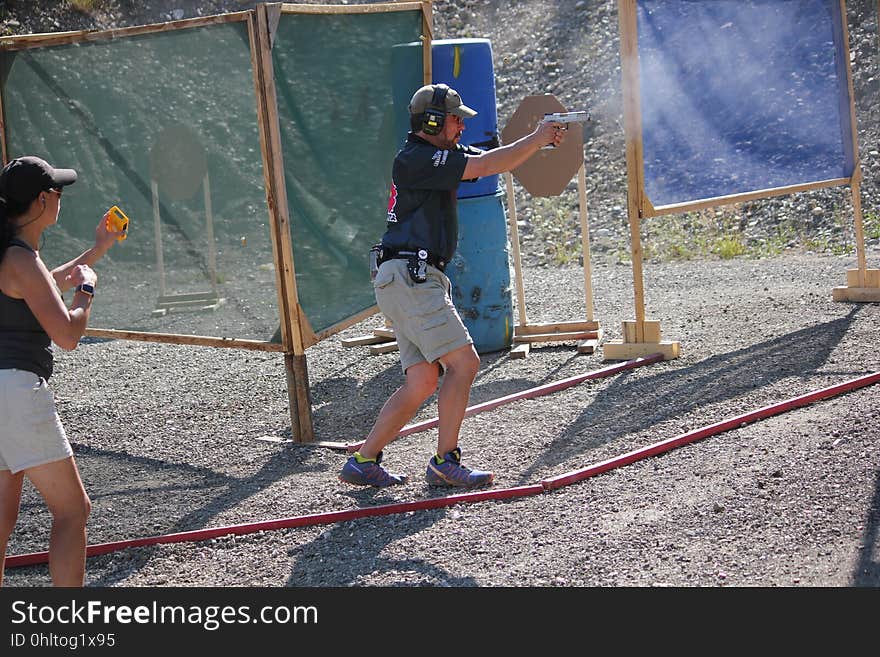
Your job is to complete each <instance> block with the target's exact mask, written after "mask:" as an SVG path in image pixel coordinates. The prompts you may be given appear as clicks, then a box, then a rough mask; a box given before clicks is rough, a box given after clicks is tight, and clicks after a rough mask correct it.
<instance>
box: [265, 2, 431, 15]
mask: <svg viewBox="0 0 880 657" xmlns="http://www.w3.org/2000/svg"><path fill="white" fill-rule="evenodd" d="M423 4H424V3H422V2H394V3H390V2H384V3H377V4H374V5H300V4H294V3H289V2H285V3H282V5H281V11H283V12H284V13H285V14H375V13H380V12H388V11H413V10H417V9H421V8H422V5H423Z"/></svg>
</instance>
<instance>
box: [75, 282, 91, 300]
mask: <svg viewBox="0 0 880 657" xmlns="http://www.w3.org/2000/svg"><path fill="white" fill-rule="evenodd" d="M76 291H77V292H82V293H83V294H87V295H89V296H90V297H93V296H95V286H94V285H92V284H91V283H80V284H79V285H77V286H76Z"/></svg>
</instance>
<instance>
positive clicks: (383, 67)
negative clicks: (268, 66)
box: [272, 11, 423, 332]
mask: <svg viewBox="0 0 880 657" xmlns="http://www.w3.org/2000/svg"><path fill="white" fill-rule="evenodd" d="M421 29H422V12H421V11H394V12H387V13H376V14H330V15H316V14H284V15H282V16H281V21H280V24H279V27H278V32H277V36H276V38H275V43H274V46H273V49H272V58H273V66H274V71H275V85H276V89H277V96H278V113H279V120H280V124H281V139H282V147H283V156H284V170H285V171H284V173H285V179H286V187H287V197H288V207H289V209H290V230H291V238H292V241H293V259H294V268H295V270H296V282H297V293H298V296H299V301H300V304H301V305H302V307H303V309H304V311H305V314H306V316H307V318H308V320H309V323H310V324H311V326H312V328H313V329H314V330H315V331H316V332H318V331H321V330H323V329H326V328H328V327H330V326H332V325H334V324H336V323H338V322H340V321H343V320H345V319H346V318H349V317H352V316H353V315H356V314H357V313H358V312H361V311H363V310H365V309H367V308H369V307H371V306H373V305H374V304H375V297H374V296H373V290H372V285H371V284H370V276H369V260H368V252H369V248H370V245H371V244H374V243H376V242H378V241H379V239H380V238H381V236H382V233H383V232H384V230H385V217H386V209H387V207H388V193H389V189H390V185H391V162H392V160H393V158H394V155H395V153H396V152H397V150H398V149H399V148H400V146H401V145H402V143H403V140H404V138H405V137H406V127H407V125H408V121H407V118H406V107H399V106H397V107H395V106H394V104H393V102H392V98H393V97H392V80H394V77H395V75H396V74H398V73H399V71H394V70H392V64H391V49H392V47H394V46H395V45H396V44H401V43H410V42H412V41H416V40H418V37H419V35H420V33H421ZM410 50H412V56H413V57H414V58H416V59H418V62H417V63H416V65H414V66H413V65H412V64H411V63H407V65H406V66H399V69H400V71H406V76H409V77H411V78H412V79H409V80H400V79H396V80H394V85H395V86H396V85H398V84H405V85H407V86H408V87H409V88H410V89H411V90H412V91H415V90H416V89H418V88H419V87H420V86H421V85H422V70H423V69H422V64H421V56H422V55H421V50H420V49H417V48H412V49H410ZM397 77H398V78H399V77H400V75H397ZM411 93H412V92H410V95H411ZM401 113H402V114H403V117H402V119H401V116H400V115H401Z"/></svg>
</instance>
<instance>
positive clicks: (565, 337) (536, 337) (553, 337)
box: [513, 331, 599, 343]
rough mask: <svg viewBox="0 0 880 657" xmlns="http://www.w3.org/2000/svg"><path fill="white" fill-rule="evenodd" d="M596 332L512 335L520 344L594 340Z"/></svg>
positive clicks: (597, 333)
mask: <svg viewBox="0 0 880 657" xmlns="http://www.w3.org/2000/svg"><path fill="white" fill-rule="evenodd" d="M598 337H599V332H598V331H566V332H565V333H561V332H560V333H533V334H531V335H514V336H513V341H514V342H516V343H522V342H532V343H534V342H571V341H573V340H595V339H596V338H598Z"/></svg>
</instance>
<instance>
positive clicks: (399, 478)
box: [339, 452, 407, 488]
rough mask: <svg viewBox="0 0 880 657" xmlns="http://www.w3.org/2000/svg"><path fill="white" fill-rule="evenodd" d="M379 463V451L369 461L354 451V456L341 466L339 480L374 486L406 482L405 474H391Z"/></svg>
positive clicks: (380, 453) (381, 486)
mask: <svg viewBox="0 0 880 657" xmlns="http://www.w3.org/2000/svg"><path fill="white" fill-rule="evenodd" d="M381 463H382V452H379V453H378V454H377V455H376V458H375V459H372V460H369V461H366V460H363V457H362V456H361V455H360V453H359V452H355V453H354V456H352V457H351V458H349V459H348V461H346V462H345V465H344V466H343V467H342V472H340V473H339V481H341V482H344V483H346V484H354V485H355V486H375V487H376V488H385V486H399V485H400V484H405V483H406V479H407V477H406V475H403V474H391V473H390V472H388V471H387V470H386V469H385V468H383V467H382V466H381V465H380V464H381Z"/></svg>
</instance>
